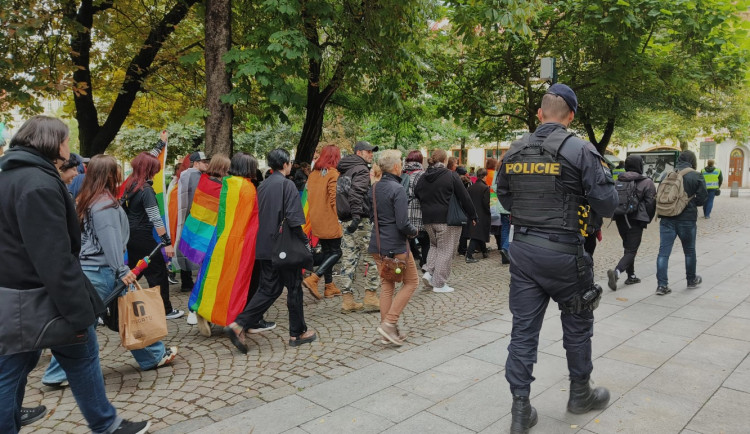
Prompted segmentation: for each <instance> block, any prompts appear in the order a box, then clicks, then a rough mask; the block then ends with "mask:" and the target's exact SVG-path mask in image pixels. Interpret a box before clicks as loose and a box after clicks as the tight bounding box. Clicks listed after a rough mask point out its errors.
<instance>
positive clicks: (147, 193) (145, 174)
mask: <svg viewBox="0 0 750 434" xmlns="http://www.w3.org/2000/svg"><path fill="white" fill-rule="evenodd" d="M130 165H131V166H132V167H133V173H132V174H131V175H130V177H129V178H128V180H127V181H125V184H124V185H123V195H122V199H121V203H122V205H123V209H124V210H125V213H126V214H127V216H128V223H129V225H130V240H129V241H128V258H129V260H131V261H137V260H138V259H140V258H143V257H144V256H147V255H148V254H149V253H151V252H152V251H153V250H154V248H156V244H157V242H156V240H155V239H154V236H153V231H154V230H156V233H157V234H158V235H159V237H160V238H161V241H162V242H163V243H164V245H165V246H166V247H165V248H164V250H165V252H166V254H167V256H168V257H170V258H171V257H173V256H174V247H172V240H171V238H170V237H169V234H168V233H167V229H166V228H165V227H164V222H163V221H162V219H161V215H160V213H159V205H158V204H157V202H156V193H155V192H154V188H153V187H152V185H153V178H154V176H155V175H156V174H157V173H159V170H160V169H161V165H160V163H159V159H158V158H156V157H154V156H153V155H152V154H149V153H148V152H141V153H140V154H138V155H137V156H136V157H135V158H134V159H133V162H132V163H130ZM143 275H144V276H146V280H147V281H148V284H149V286H152V287H154V286H157V285H159V287H160V289H161V298H162V301H164V311H165V312H166V314H167V319H176V318H179V317H181V316H182V315H184V314H185V312H183V311H181V310H177V309H174V308H173V307H172V302H171V301H170V300H169V280H167V277H168V276H167V266H166V264H165V263H164V257H163V256H162V255H154V256H153V257H152V258H151V264H150V265H149V267H148V268H146V270H145V271H144V272H143Z"/></svg>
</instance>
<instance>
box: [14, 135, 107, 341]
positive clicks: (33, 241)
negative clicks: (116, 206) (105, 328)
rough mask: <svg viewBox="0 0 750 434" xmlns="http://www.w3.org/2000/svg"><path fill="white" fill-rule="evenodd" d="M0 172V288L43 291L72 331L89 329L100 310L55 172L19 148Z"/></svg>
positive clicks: (72, 209) (69, 206) (70, 205)
mask: <svg viewBox="0 0 750 434" xmlns="http://www.w3.org/2000/svg"><path fill="white" fill-rule="evenodd" d="M0 170H1V172H0V264H3V265H2V266H3V272H1V273H0V286H2V287H5V288H12V289H19V290H24V289H33V288H40V287H44V288H46V289H47V293H48V294H49V297H50V298H51V299H52V301H53V303H54V304H55V307H57V310H58V312H59V313H60V314H61V315H62V316H63V318H64V319H65V320H67V321H68V322H69V323H70V324H71V326H72V327H73V328H74V329H76V330H82V329H85V328H87V327H89V326H91V325H92V324H94V322H95V321H96V314H97V313H99V312H102V311H103V310H104V306H103V305H102V302H101V299H100V298H99V296H98V295H97V294H96V291H95V290H94V288H93V286H92V285H91V283H90V282H89V280H88V279H86V277H85V276H84V275H83V271H82V270H81V264H80V263H79V261H78V253H79V252H80V249H81V231H80V227H79V222H78V217H77V216H76V211H75V205H74V204H73V200H72V199H71V197H70V194H68V190H67V189H66V188H65V185H64V184H63V182H62V180H61V179H60V175H59V173H58V172H57V169H56V168H55V166H54V165H53V164H52V162H51V161H50V160H48V159H47V158H45V157H44V156H42V154H40V153H39V152H38V151H36V150H35V149H32V148H27V147H21V146H17V147H15V148H12V149H11V150H9V151H8V152H7V153H6V154H5V155H4V156H3V157H2V158H0ZM0 339H2V336H0Z"/></svg>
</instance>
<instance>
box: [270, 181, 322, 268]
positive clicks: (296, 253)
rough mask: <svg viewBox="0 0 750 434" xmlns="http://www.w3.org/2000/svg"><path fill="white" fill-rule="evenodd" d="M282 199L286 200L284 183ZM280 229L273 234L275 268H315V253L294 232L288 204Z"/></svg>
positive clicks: (283, 210)
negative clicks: (289, 218) (287, 217)
mask: <svg viewBox="0 0 750 434" xmlns="http://www.w3.org/2000/svg"><path fill="white" fill-rule="evenodd" d="M281 200H282V201H283V200H284V184H283V183H282V184H281ZM281 213H282V214H281V216H280V218H281V223H279V229H278V230H277V231H276V233H274V234H273V236H272V240H273V246H272V250H271V265H272V266H273V268H275V269H296V268H304V269H307V270H311V269H312V268H313V254H312V251H310V249H308V248H307V246H306V245H305V243H304V242H303V241H302V240H301V239H300V238H299V237H298V236H297V235H296V234H294V233H293V232H292V228H290V227H289V223H288V222H287V219H286V206H284V207H283V208H282V210H281Z"/></svg>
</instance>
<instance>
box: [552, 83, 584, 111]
mask: <svg viewBox="0 0 750 434" xmlns="http://www.w3.org/2000/svg"><path fill="white" fill-rule="evenodd" d="M547 93H548V94H549V95H557V96H559V97H560V98H562V99H563V100H565V103H566V104H568V107H570V109H571V110H573V113H576V112H577V111H578V97H576V93H575V92H573V89H571V88H569V87H568V86H566V85H564V84H562V83H555V84H553V85H552V86H550V87H549V89H547Z"/></svg>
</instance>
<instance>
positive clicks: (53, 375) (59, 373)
mask: <svg viewBox="0 0 750 434" xmlns="http://www.w3.org/2000/svg"><path fill="white" fill-rule="evenodd" d="M81 268H83V273H84V274H85V275H86V277H88V278H89V280H90V281H91V283H92V284H93V285H94V288H96V292H98V293H99V297H101V298H102V299H104V298H105V297H107V296H108V295H109V294H111V293H112V291H113V290H114V289H115V283H116V280H115V272H114V271H113V270H112V269H111V268H109V267H90V266H83V267H81ZM165 352H166V349H165V347H164V343H163V342H161V341H159V342H156V343H153V344H151V345H149V346H147V347H146V348H143V349H140V350H131V351H130V354H132V355H133V357H134V358H135V361H136V362H138V366H140V368H141V370H144V371H146V370H148V369H153V368H155V367H156V365H158V364H159V362H160V361H161V359H162V357H164V354H165ZM65 380H66V377H65V371H64V370H63V369H62V367H61V366H60V364H59V363H58V362H57V360H55V358H54V357H53V358H52V360H50V363H49V366H48V367H47V370H46V371H44V376H43V377H42V382H43V383H61V382H63V381H65Z"/></svg>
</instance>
